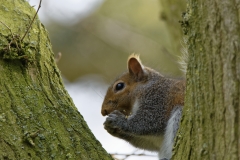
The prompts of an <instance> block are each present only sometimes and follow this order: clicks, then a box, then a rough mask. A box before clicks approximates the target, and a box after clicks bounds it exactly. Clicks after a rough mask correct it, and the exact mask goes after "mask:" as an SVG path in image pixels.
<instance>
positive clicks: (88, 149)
mask: <svg viewBox="0 0 240 160" xmlns="http://www.w3.org/2000/svg"><path fill="white" fill-rule="evenodd" d="M34 14H35V9H34V8H32V7H31V6H29V4H28V3H27V2H26V1H25V0H0V21H1V22H0V159H34V160H37V159H64V160H65V159H83V160H85V159H86V160H87V159H91V160H92V159H95V160H99V159H104V160H105V159H106V160H107V159H112V158H111V157H110V156H109V155H108V154H107V153H106V151H105V150H104V149H103V148H102V146H101V144H100V143H99V142H98V141H97V140H96V139H95V137H94V136H93V134H92V133H91V131H90V130H89V128H88V126H87V125H86V123H85V121H84V120H83V117H82V116H81V115H80V113H79V112H78V111H77V109H76V107H75V106H74V104H73V102H72V99H71V98H70V97H69V95H68V93H67V92H66V90H65V88H64V86H63V83H62V79H61V76H60V73H59V70H58V69H57V66H56V64H55V60H54V54H53V51H52V47H51V43H50V41H49V38H48V34H47V31H46V30H45V28H44V26H43V25H42V24H41V23H40V21H39V20H38V18H37V19H35V20H34V23H33V25H32V27H31V28H30V32H29V33H28V34H27V35H26V37H25V38H24V39H23V41H21V38H22V37H23V35H24V33H25V32H26V29H27V27H28V26H29V24H30V22H31V20H32V19H33V16H34ZM85 107H89V106H85ZM99 125H100V124H99Z"/></svg>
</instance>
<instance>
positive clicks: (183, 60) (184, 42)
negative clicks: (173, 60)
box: [179, 38, 188, 75]
mask: <svg viewBox="0 0 240 160" xmlns="http://www.w3.org/2000/svg"><path fill="white" fill-rule="evenodd" d="M181 44H182V49H181V52H182V54H181V56H180V61H179V64H180V66H181V70H182V72H183V73H184V74H185V75H186V72H187V64H188V49H187V46H186V45H187V39H186V38H183V40H182V42H181Z"/></svg>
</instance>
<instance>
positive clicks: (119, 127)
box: [103, 110, 127, 136]
mask: <svg viewBox="0 0 240 160" xmlns="http://www.w3.org/2000/svg"><path fill="white" fill-rule="evenodd" d="M126 124H127V120H126V118H125V115H124V114H122V113H121V112H120V111H118V110H115V111H113V112H112V113H110V114H109V115H108V117H107V118H106V121H105V122H104V124H103V125H104V128H105V129H106V130H107V131H108V133H110V134H112V135H114V136H118V135H119V134H121V132H122V131H123V130H124V129H125V128H126Z"/></svg>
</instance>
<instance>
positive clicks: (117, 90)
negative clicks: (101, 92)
mask: <svg viewBox="0 0 240 160" xmlns="http://www.w3.org/2000/svg"><path fill="white" fill-rule="evenodd" d="M144 68H145V67H144V66H143V65H142V63H141V60H140V58H139V56H138V55H135V54H132V55H131V56H130V57H129V58H128V71H127V72H125V73H123V74H122V75H121V76H119V77H118V78H117V79H116V80H115V82H114V83H113V84H112V85H111V86H110V87H109V88H108V90H107V93H106V96H105V98H104V101H103V104H102V110H101V113H102V115H103V116H105V115H108V114H110V113H111V112H112V111H114V110H119V111H120V112H122V113H123V114H125V115H126V116H128V115H130V114H131V110H132V106H133V103H134V99H135V98H134V97H133V96H134V95H132V92H133V90H134V89H135V88H136V87H137V85H139V84H141V83H144V82H145V81H146V80H147V75H146V74H145V72H146V71H145V69H144Z"/></svg>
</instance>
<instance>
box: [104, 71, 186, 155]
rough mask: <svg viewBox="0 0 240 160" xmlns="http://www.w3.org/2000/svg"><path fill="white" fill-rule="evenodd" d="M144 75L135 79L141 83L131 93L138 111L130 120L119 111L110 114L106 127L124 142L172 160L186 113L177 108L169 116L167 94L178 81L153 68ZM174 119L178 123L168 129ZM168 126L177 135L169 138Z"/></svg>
mask: <svg viewBox="0 0 240 160" xmlns="http://www.w3.org/2000/svg"><path fill="white" fill-rule="evenodd" d="M126 74H127V73H126ZM144 74H145V77H144V79H140V80H139V79H135V80H136V81H137V82H138V84H137V86H136V87H135V89H134V90H133V91H132V92H130V93H128V96H129V97H128V98H130V99H131V100H132V101H133V102H138V105H139V106H138V109H137V111H136V112H135V113H134V114H133V115H131V116H129V117H126V116H125V115H124V114H123V113H121V112H120V111H118V110H115V111H113V112H112V113H110V114H109V115H108V117H107V119H106V121H105V123H104V127H105V129H106V130H107V131H108V132H109V133H110V134H111V135H113V136H116V137H118V138H121V139H124V140H126V141H128V142H129V143H131V144H132V145H133V146H135V147H138V148H142V149H146V150H150V151H156V152H159V153H160V154H162V155H161V156H160V155H159V158H161V159H170V158H171V155H172V154H171V149H172V146H173V142H174V137H175V135H176V132H177V130H178V126H179V121H180V118H181V111H182V110H181V108H179V107H176V108H174V110H173V111H172V112H171V114H170V116H167V105H168V94H166V93H168V92H169V89H170V87H171V86H172V84H173V83H174V82H175V80H172V79H168V78H165V77H163V76H162V75H160V74H159V73H158V72H156V71H154V70H152V69H149V68H144ZM172 116H175V117H172ZM170 119H171V120H173V121H174V122H171V126H167V125H168V124H170V122H169V120H170ZM168 127H170V131H171V132H172V135H173V136H172V137H170V138H168V139H167V138H166V135H165V132H166V130H167V128H168ZM171 128H172V129H171ZM169 141H170V142H169ZM166 145H167V146H166ZM169 145H170V146H169ZM161 146H162V147H163V148H162V149H160V148H161ZM169 147H170V149H169ZM165 152H167V153H165ZM169 152H170V153H169ZM165 155H166V156H165Z"/></svg>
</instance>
